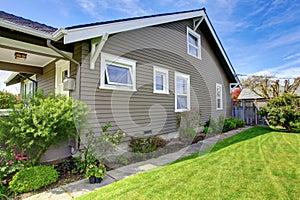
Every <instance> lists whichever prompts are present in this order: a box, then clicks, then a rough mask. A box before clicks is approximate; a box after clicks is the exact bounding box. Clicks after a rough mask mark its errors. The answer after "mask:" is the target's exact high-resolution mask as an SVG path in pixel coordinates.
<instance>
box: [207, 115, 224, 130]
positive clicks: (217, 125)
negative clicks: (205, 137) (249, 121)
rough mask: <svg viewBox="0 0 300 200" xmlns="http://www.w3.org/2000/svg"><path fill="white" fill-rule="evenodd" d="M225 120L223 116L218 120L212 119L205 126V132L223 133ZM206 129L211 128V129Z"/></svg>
mask: <svg viewBox="0 0 300 200" xmlns="http://www.w3.org/2000/svg"><path fill="white" fill-rule="evenodd" d="M224 120H225V118H224V117H223V116H220V117H219V118H218V119H217V120H214V119H212V118H211V119H209V120H208V121H207V122H206V123H205V125H204V132H205V131H207V132H206V133H221V132H222V129H223V124H224ZM205 127H209V129H208V128H205Z"/></svg>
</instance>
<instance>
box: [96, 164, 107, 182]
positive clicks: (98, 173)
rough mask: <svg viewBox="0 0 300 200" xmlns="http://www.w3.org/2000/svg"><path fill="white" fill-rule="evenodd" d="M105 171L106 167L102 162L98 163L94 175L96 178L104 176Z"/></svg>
mask: <svg viewBox="0 0 300 200" xmlns="http://www.w3.org/2000/svg"><path fill="white" fill-rule="evenodd" d="M105 173H106V168H105V166H104V165H103V164H98V166H97V170H96V173H95V176H96V178H102V179H103V178H104V176H105Z"/></svg>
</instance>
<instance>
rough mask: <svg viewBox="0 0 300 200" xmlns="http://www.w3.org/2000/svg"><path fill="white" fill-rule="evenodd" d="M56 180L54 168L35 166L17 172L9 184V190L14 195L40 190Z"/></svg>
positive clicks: (56, 174)
mask: <svg viewBox="0 0 300 200" xmlns="http://www.w3.org/2000/svg"><path fill="white" fill-rule="evenodd" d="M57 179H58V172H57V171H55V169H54V166H52V167H51V166H43V165H41V166H35V167H30V168H27V169H23V170H21V171H19V172H17V173H16V174H15V175H14V176H13V178H12V180H11V182H10V183H9V189H10V190H11V191H12V192H14V193H15V194H20V193H24V192H29V191H33V190H37V189H40V188H42V187H45V186H47V185H50V184H51V183H54V182H56V181H57Z"/></svg>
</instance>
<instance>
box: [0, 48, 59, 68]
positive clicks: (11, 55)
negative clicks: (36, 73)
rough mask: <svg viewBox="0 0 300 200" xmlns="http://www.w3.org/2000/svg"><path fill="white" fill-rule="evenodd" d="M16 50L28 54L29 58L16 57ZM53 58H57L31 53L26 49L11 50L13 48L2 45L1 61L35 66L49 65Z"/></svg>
mask: <svg viewBox="0 0 300 200" xmlns="http://www.w3.org/2000/svg"><path fill="white" fill-rule="evenodd" d="M16 52H19V53H25V54H27V58H26V59H24V60H23V59H16V58H15V53H16ZM53 60H55V58H53V57H48V56H44V55H37V54H33V53H29V52H28V51H26V50H11V49H6V48H1V47H0V61H2V62H7V63H14V64H19V65H27V66H34V67H43V66H45V65H47V64H48V63H50V62H52V61H53Z"/></svg>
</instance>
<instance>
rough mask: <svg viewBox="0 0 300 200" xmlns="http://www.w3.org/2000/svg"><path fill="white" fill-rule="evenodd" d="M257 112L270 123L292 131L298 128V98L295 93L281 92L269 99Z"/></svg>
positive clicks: (299, 102) (299, 115)
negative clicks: (280, 94)
mask: <svg viewBox="0 0 300 200" xmlns="http://www.w3.org/2000/svg"><path fill="white" fill-rule="evenodd" d="M259 114H261V115H262V116H265V117H267V119H268V121H269V123H270V125H272V126H282V127H284V128H286V129H287V130H288V131H290V132H292V131H293V130H294V129H299V128H300V98H299V96H297V95H295V94H283V95H282V96H279V97H276V98H274V99H272V100H270V101H269V102H268V103H267V106H265V107H263V108H262V109H261V110H260V111H259Z"/></svg>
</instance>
